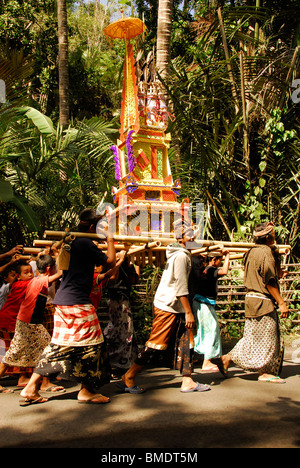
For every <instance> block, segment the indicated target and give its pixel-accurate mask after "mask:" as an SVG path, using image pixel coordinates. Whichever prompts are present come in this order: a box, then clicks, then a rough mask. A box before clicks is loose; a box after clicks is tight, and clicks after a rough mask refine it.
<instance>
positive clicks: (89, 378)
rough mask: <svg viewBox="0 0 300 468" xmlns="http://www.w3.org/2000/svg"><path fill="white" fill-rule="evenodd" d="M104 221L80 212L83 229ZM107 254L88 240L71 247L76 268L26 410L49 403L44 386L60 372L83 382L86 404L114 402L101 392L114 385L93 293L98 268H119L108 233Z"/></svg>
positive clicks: (67, 276) (64, 285)
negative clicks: (43, 382) (40, 388)
mask: <svg viewBox="0 0 300 468" xmlns="http://www.w3.org/2000/svg"><path fill="white" fill-rule="evenodd" d="M100 219H101V217H99V216H97V214H96V211H95V210H93V209H90V208H87V209H85V210H83V211H82V212H81V214H80V224H79V227H78V230H79V231H80V232H83V233H87V234H89V233H95V232H96V228H97V224H98V222H99V221H100ZM106 242H107V253H106V255H105V254H104V253H103V252H102V251H101V250H100V249H98V248H97V246H96V245H95V243H94V241H93V240H92V239H90V238H89V237H88V236H87V237H77V238H76V239H75V240H74V241H73V242H72V244H71V251H70V264H69V268H68V270H66V271H64V273H63V278H62V282H61V285H60V287H59V289H58V291H57V293H56V295H55V298H54V301H53V303H54V304H55V315H54V330H53V335H52V340H51V343H50V345H49V346H48V347H47V348H46V349H45V350H44V352H43V354H42V356H41V358H40V361H39V364H38V365H37V367H36V368H35V371H34V373H33V375H32V377H31V379H30V381H29V383H28V385H27V386H26V387H25V388H24V390H22V392H21V396H22V397H24V398H25V400H24V402H22V403H21V404H22V406H24V405H29V404H32V403H43V402H44V401H47V399H45V398H42V397H41V396H40V394H39V392H38V384H39V382H40V381H41V379H42V377H43V376H48V375H51V374H58V373H60V374H61V375H62V376H63V377H64V378H67V379H68V380H76V381H79V382H81V389H80V391H79V393H78V397H77V398H78V401H79V402H80V403H94V404H97V403H98V404H99V403H108V402H109V401H110V400H109V398H107V397H105V396H103V395H101V394H99V393H98V389H99V388H100V387H101V386H102V385H104V384H105V383H108V382H109V378H110V372H109V368H108V366H107V365H106V360H107V356H106V353H105V351H104V338H103V333H102V330H101V327H100V324H99V320H98V317H97V314H96V311H95V308H94V307H93V305H92V301H91V299H90V294H91V290H92V285H93V275H94V267H95V265H97V266H100V265H103V266H105V267H106V268H107V269H110V268H112V267H114V265H115V261H116V260H115V259H116V255H115V246H114V240H113V238H112V236H111V235H110V234H109V233H108V232H107V235H106Z"/></svg>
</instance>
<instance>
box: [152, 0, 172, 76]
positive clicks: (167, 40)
mask: <svg viewBox="0 0 300 468" xmlns="http://www.w3.org/2000/svg"><path fill="white" fill-rule="evenodd" d="M172 10H173V0H159V4H158V22H157V43H156V67H157V71H158V73H159V74H160V75H161V77H162V78H166V77H167V75H168V72H169V67H170V50H171V29H172Z"/></svg>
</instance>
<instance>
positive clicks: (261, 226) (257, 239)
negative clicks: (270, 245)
mask: <svg viewBox="0 0 300 468" xmlns="http://www.w3.org/2000/svg"><path fill="white" fill-rule="evenodd" d="M267 226H268V222H265V223H261V224H257V226H255V232H260V231H264V230H265V229H266V227H267ZM269 238H270V234H266V235H265V236H253V241H254V243H255V244H266V243H267V241H268V239H269Z"/></svg>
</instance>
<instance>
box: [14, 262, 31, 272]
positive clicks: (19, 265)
mask: <svg viewBox="0 0 300 468" xmlns="http://www.w3.org/2000/svg"><path fill="white" fill-rule="evenodd" d="M28 265H29V263H28V262H27V260H18V261H17V262H16V264H15V272H16V273H17V274H18V275H19V274H20V273H21V269H22V266H28Z"/></svg>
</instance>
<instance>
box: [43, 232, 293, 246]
mask: <svg viewBox="0 0 300 468" xmlns="http://www.w3.org/2000/svg"><path fill="white" fill-rule="evenodd" d="M68 234H69V235H71V236H74V237H88V238H90V239H94V240H98V242H99V241H103V242H105V238H101V237H99V236H98V234H93V233H84V232H68ZM65 235H66V232H65V231H45V232H44V237H45V238H54V239H57V238H58V237H64V236H65ZM113 237H114V240H115V242H125V243H128V244H147V243H149V242H155V241H159V242H160V243H161V245H169V244H170V243H172V242H174V238H170V237H168V238H166V237H157V238H156V239H154V238H153V237H147V236H122V235H115V236H113ZM193 243H194V245H195V246H197V245H198V246H199V248H202V247H210V246H219V245H220V244H222V246H223V247H224V249H228V248H230V247H231V248H232V249H234V248H245V249H250V248H251V247H254V246H255V245H257V244H255V243H254V242H232V241H222V242H220V241H218V240H203V239H196V240H195V241H194V242H193ZM276 247H277V249H281V250H291V246H290V245H285V244H279V245H277V246H276Z"/></svg>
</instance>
